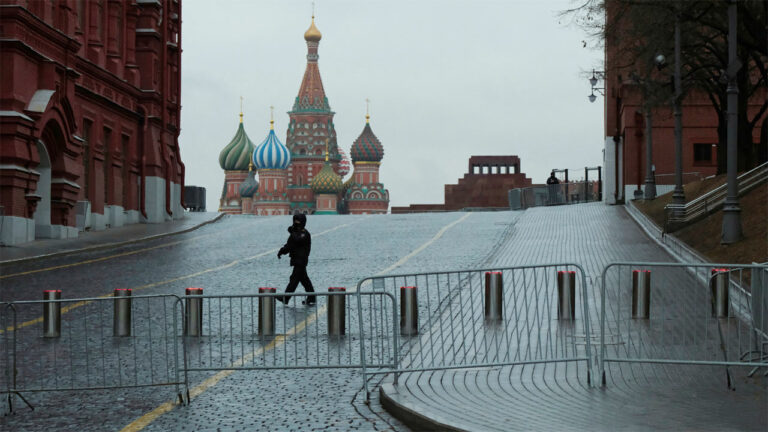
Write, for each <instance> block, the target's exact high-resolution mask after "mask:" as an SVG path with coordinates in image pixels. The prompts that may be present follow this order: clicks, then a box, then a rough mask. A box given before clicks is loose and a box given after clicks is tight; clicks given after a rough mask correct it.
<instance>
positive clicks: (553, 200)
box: [547, 171, 560, 205]
mask: <svg viewBox="0 0 768 432" xmlns="http://www.w3.org/2000/svg"><path fill="white" fill-rule="evenodd" d="M559 184H560V180H558V179H557V177H555V172H554V171H552V172H551V173H550V174H549V178H548V179H547V189H549V205H553V204H559V201H560V200H559V199H558V198H559V195H560V193H559V192H560V187H559V186H558V185H559Z"/></svg>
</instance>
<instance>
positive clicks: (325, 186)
mask: <svg viewBox="0 0 768 432" xmlns="http://www.w3.org/2000/svg"><path fill="white" fill-rule="evenodd" d="M310 186H311V187H312V192H314V193H316V194H337V193H339V191H340V190H341V187H342V184H341V177H339V175H338V174H336V173H335V172H333V167H332V166H331V164H330V163H328V162H327V161H326V162H325V165H324V166H323V169H321V170H320V172H319V173H317V175H316V176H315V178H313V179H312V183H311V184H310Z"/></svg>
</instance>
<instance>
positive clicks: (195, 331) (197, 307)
mask: <svg viewBox="0 0 768 432" xmlns="http://www.w3.org/2000/svg"><path fill="white" fill-rule="evenodd" d="M186 294H187V296H201V295H203V289H202V288H187V289H186ZM185 300H186V304H185V310H184V334H185V335H186V336H202V335H203V299H201V298H187V299H185Z"/></svg>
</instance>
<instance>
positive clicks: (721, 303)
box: [709, 268, 730, 318]
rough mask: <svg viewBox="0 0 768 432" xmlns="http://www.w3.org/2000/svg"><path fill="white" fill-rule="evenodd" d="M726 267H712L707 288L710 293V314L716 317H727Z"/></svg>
mask: <svg viewBox="0 0 768 432" xmlns="http://www.w3.org/2000/svg"><path fill="white" fill-rule="evenodd" d="M729 271H730V270H728V269H724V268H722V269H712V273H711V277H710V279H709V288H710V291H711V293H712V315H713V316H715V317H717V318H728V316H729V314H728V284H729Z"/></svg>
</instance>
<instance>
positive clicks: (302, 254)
mask: <svg viewBox="0 0 768 432" xmlns="http://www.w3.org/2000/svg"><path fill="white" fill-rule="evenodd" d="M306 224H307V216H306V215H303V214H297V215H293V225H291V226H289V227H288V232H289V233H290V235H289V236H288V241H287V242H285V246H283V247H281V248H280V251H278V252H277V258H278V259H280V257H281V256H282V255H286V254H287V255H290V257H291V266H293V273H291V278H290V280H289V281H288V286H287V287H285V293H286V295H284V296H282V297H277V299H278V300H279V301H281V302H283V303H284V304H286V305H287V304H288V302H289V301H291V296H289V295H287V294H290V293H292V292H294V291H296V287H298V286H299V282H301V286H303V287H304V290H305V291H306V292H308V293H313V292H315V289H314V288H313V287H312V281H311V280H309V275H307V264H308V263H309V251H310V250H311V249H312V236H311V235H310V234H309V231H307V230H306V229H305V228H304V227H305V226H306ZM316 302H317V299H316V298H315V296H307V299H306V300H304V301H303V302H302V304H305V305H307V306H314V305H315V303H316Z"/></svg>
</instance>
